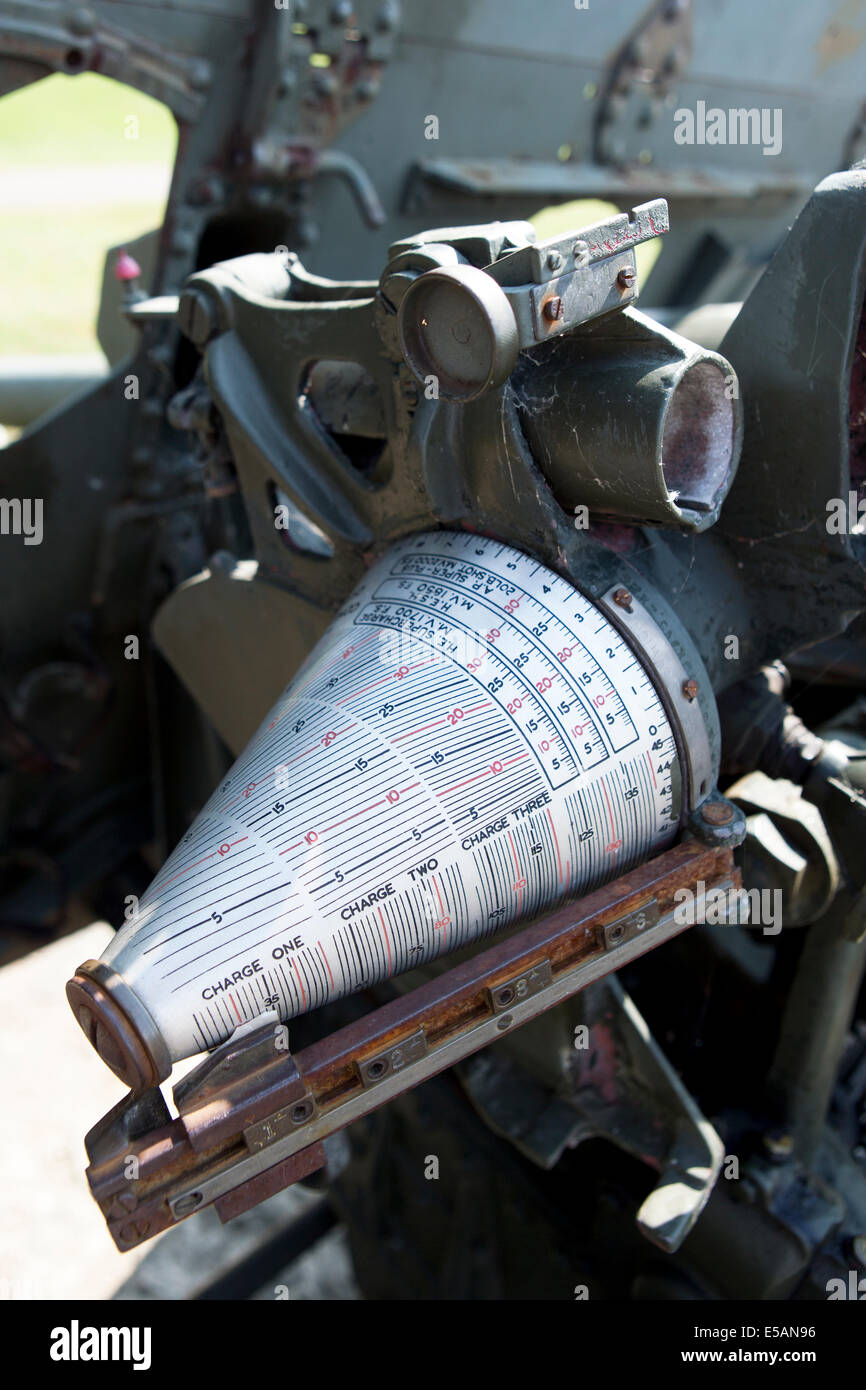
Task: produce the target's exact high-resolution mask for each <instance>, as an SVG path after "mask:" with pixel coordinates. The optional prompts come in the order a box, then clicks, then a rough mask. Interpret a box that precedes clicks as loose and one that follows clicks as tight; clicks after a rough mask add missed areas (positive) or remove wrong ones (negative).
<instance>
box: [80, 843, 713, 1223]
mask: <svg viewBox="0 0 866 1390" xmlns="http://www.w3.org/2000/svg"><path fill="white" fill-rule="evenodd" d="M738 886H739V874H738V872H737V871H736V870H735V869H734V868H733V859H732V854H731V851H730V850H729V849H721V848H714V849H708V848H706V847H705V846H703V845H700V844H698V843H696V842H687V843H683V844H680V845H677V846H676V847H674V848H673V849H671V850H668V851H667V852H666V853H664V854H662V855H660V856H659V857H658V858H656V859H654V860H651V861H650V862H649V863H647V864H644V865H642V866H641V867H640V868H638V869H634V870H632V871H631V872H629V873H627V874H625V875H623V876H622V877H621V878H619V879H617V880H615V881H614V882H613V883H610V884H607V885H606V886H605V887H603V888H600V889H598V890H597V891H596V892H594V893H591V894H589V895H587V896H586V897H583V898H581V899H579V900H575V901H571V902H568V903H566V904H564V905H562V906H560V907H558V908H557V909H556V910H555V911H553V912H550V913H548V914H546V915H545V916H543V917H541V918H539V919H537V920H536V921H535V922H533V923H531V924H530V925H529V926H527V927H525V928H524V929H523V930H521V931H519V932H516V933H515V934H513V935H512V936H510V937H509V938H507V939H506V940H504V941H501V942H499V943H498V944H497V945H495V946H492V947H489V948H488V949H487V950H485V951H482V952H480V953H478V954H477V955H475V956H474V957H472V958H471V959H469V960H467V961H464V962H462V963H461V964H459V965H457V966H455V967H453V968H452V969H451V970H448V971H446V972H445V973H443V974H442V975H440V976H439V977H438V978H436V979H434V980H431V981H429V982H427V983H425V984H424V985H421V986H420V987H419V988H417V989H414V990H412V991H411V992H409V993H407V994H406V995H404V996H402V997H401V998H398V999H394V1000H391V1001H390V1002H389V1003H387V1004H384V1005H383V1006H382V1007H380V1008H378V1009H375V1010H373V1011H372V1012H371V1013H370V1014H368V1015H367V1016H365V1017H364V1018H363V1019H360V1020H358V1021H357V1022H355V1023H352V1024H349V1025H348V1026H347V1027H345V1028H342V1029H340V1030H339V1031H338V1032H336V1033H333V1034H331V1035H330V1036H329V1037H327V1038H324V1039H323V1040H321V1041H320V1042H317V1043H314V1044H312V1045H311V1046H309V1047H306V1048H304V1049H303V1051H301V1052H299V1053H298V1054H297V1056H295V1057H292V1056H291V1055H290V1053H289V1052H288V1050H287V1049H286V1047H285V1044H284V1040H285V1037H286V1030H285V1029H284V1028H282V1027H281V1025H280V1024H279V1022H278V1020H277V1019H276V1016H274V1017H273V1018H272V1019H270V1020H267V1021H263V1022H257V1024H256V1026H255V1027H250V1026H248V1028H247V1029H239V1030H238V1032H237V1033H236V1034H235V1035H234V1036H233V1037H232V1038H231V1039H229V1041H228V1042H226V1043H225V1044H223V1046H222V1047H220V1048H218V1049H217V1050H216V1051H215V1052H213V1053H212V1054H210V1055H209V1056H208V1057H207V1058H206V1059H205V1060H204V1061H203V1062H202V1063H200V1065H199V1066H198V1067H196V1068H195V1069H194V1070H193V1071H192V1072H190V1073H189V1074H188V1075H187V1076H186V1077H184V1078H183V1080H182V1081H181V1082H180V1083H179V1084H178V1085H177V1086H176V1087H175V1089H174V1100H175V1103H176V1105H177V1109H178V1112H179V1117H178V1118H177V1119H175V1120H172V1119H171V1117H170V1114H169V1111H168V1107H167V1105H166V1103H165V1100H164V1098H163V1096H162V1094H161V1092H160V1091H159V1090H157V1089H154V1090H151V1091H147V1092H145V1093H144V1094H143V1095H139V1096H135V1095H130V1096H129V1097H128V1098H127V1099H126V1100H125V1101H122V1102H121V1103H120V1105H118V1106H116V1107H115V1109H114V1110H112V1111H111V1112H110V1113H109V1114H108V1115H106V1116H105V1118H104V1119H103V1120H102V1121H101V1122H100V1123H99V1124H98V1125H97V1126H96V1127H95V1128H94V1129H93V1130H92V1131H91V1132H90V1134H89V1135H88V1136H87V1140H86V1144H87V1151H88V1157H89V1159H90V1167H89V1168H88V1170H87V1176H88V1180H89V1182H90V1187H91V1190H92V1192H93V1195H94V1198H95V1199H96V1201H97V1203H98V1204H99V1206H100V1208H101V1209H102V1212H103V1214H104V1216H105V1218H106V1221H107V1223H108V1228H109V1230H110V1232H111V1234H112V1237H113V1239H114V1241H115V1243H116V1244H117V1246H118V1247H119V1248H120V1249H121V1250H128V1249H131V1248H133V1247H134V1246H136V1245H139V1244H141V1243H142V1242H143V1241H145V1240H148V1239H149V1238H150V1237H151V1236H153V1235H156V1234H157V1233H158V1232H159V1231H162V1230H165V1229H166V1228H167V1227H170V1226H172V1225H174V1224H175V1223H176V1222H177V1221H180V1220H182V1219H183V1218H185V1217H186V1216H190V1215H192V1213H193V1212H196V1211H200V1210H201V1209H202V1208H203V1207H205V1206H208V1205H210V1204H213V1205H214V1206H215V1207H216V1210H217V1212H218V1214H219V1216H220V1218H221V1219H222V1220H223V1221H228V1220H231V1219H232V1217H234V1216H237V1215H239V1214H240V1213H241V1212H243V1211H247V1210H249V1208H250V1207H253V1206H255V1205H256V1204H257V1203H258V1202H261V1201H263V1200H264V1199H265V1198H266V1197H269V1196H271V1195H272V1194H273V1193H274V1192H277V1191H280V1190H281V1189H282V1188H284V1187H287V1186H289V1185H290V1184H291V1183H293V1182H296V1181H298V1180H299V1179H300V1178H303V1177H305V1176H307V1175H308V1174H310V1173H312V1172H314V1171H315V1170H316V1169H318V1168H321V1167H322V1166H323V1165H324V1163H325V1152H324V1148H323V1145H322V1140H323V1139H325V1138H326V1137H328V1136H329V1135H331V1134H333V1133H335V1132H336V1131H337V1130H339V1129H342V1128H343V1127H344V1126H346V1125H347V1124H350V1123H351V1122H352V1121H353V1120H356V1119H358V1118H360V1117H361V1116H363V1115H366V1114H369V1113H370V1112H371V1111H373V1110H375V1109H377V1108H378V1107H379V1106H381V1105H384V1104H385V1103H386V1102H387V1101H389V1100H391V1099H392V1098H393V1097H395V1096H398V1095H400V1094H402V1093H404V1092H405V1091H407V1090H411V1089H412V1087H414V1086H416V1085H418V1084H419V1082H421V1081H423V1080H426V1079H427V1078H428V1077H430V1076H433V1075H435V1074H436V1073H437V1072H440V1071H442V1070H444V1069H445V1068H446V1067H449V1066H452V1065H453V1064H454V1063H455V1062H457V1061H460V1060H461V1059H462V1058H464V1057H467V1056H469V1055H470V1054H471V1053H473V1052H476V1051H478V1050H479V1049H480V1048H482V1047H484V1046H486V1045H487V1044H488V1043H490V1042H492V1041H494V1040H495V1039H496V1038H497V1037H500V1036H502V1034H503V1033H506V1032H510V1031H511V1030H513V1029H514V1028H517V1027H519V1026H520V1025H521V1024H523V1023H526V1022H528V1021H529V1020H530V1019H532V1018H535V1017H537V1016H538V1014H540V1013H543V1012H544V1011H545V1010H547V1009H549V1008H551V1007H552V1006H553V1005H554V1004H557V1003H559V1002H560V1001H562V1000H563V999H567V998H569V997H570V996H572V995H573V994H576V993H577V992H578V991H579V990H581V989H584V988H585V987H586V986H587V985H588V984H591V983H592V982H593V981H594V980H597V979H600V978H601V977H602V976H604V975H607V974H609V973H610V972H611V971H614V970H617V969H619V968H620V967H621V966H623V965H625V964H626V963H627V962H628V961H630V960H633V959H635V958H637V957H638V956H641V955H643V954H645V953H646V952H647V951H650V950H653V949H654V948H655V947H656V946H658V945H661V944H662V943H663V942H664V941H667V940H669V939H670V938H671V937H673V936H676V935H677V934H679V933H680V932H681V931H683V930H685V928H686V927H687V926H688V925H689V922H688V920H687V919H686V918H685V914H682V913H677V912H675V904H676V901H677V900H676V899H675V897H674V895H675V894H676V893H677V890H678V889H682V888H688V889H690V890H692V891H693V892H695V893H696V896H697V898H698V899H699V898H700V895H701V894H702V893H704V894H705V893H707V892H709V891H711V890H717V889H719V888H722V889H728V888H731V887H738Z"/></svg>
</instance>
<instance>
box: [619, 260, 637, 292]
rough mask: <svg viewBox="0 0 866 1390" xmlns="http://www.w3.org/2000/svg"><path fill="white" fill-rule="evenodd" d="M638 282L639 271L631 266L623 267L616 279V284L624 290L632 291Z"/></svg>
mask: <svg viewBox="0 0 866 1390" xmlns="http://www.w3.org/2000/svg"><path fill="white" fill-rule="evenodd" d="M636 280H637V271H636V270H635V269H634V268H633V267H632V266H630V265H627V266H623V268H622V270H621V271H620V272H619V275H617V277H616V283H617V284H618V285H619V287H620V289H622V290H630V289H631V287H632V285H633V284H634V283H635V281H636Z"/></svg>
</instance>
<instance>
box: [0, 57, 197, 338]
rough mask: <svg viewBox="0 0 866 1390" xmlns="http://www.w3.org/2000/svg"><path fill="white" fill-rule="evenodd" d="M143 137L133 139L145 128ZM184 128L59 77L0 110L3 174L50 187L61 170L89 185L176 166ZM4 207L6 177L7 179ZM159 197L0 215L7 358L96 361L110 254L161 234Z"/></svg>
mask: <svg viewBox="0 0 866 1390" xmlns="http://www.w3.org/2000/svg"><path fill="white" fill-rule="evenodd" d="M130 117H135V119H136V120H137V123H138V125H137V138H136V139H129V138H127V136H128V134H129V133H132V132H134V131H135V129H136V127H135V126H134V125H133V124H132V123H131V122H130V120H129V118H130ZM176 144H177V128H176V126H175V123H174V120H173V118H172V116H171V114H170V112H169V111H168V110H167V109H166V108H165V107H163V106H161V105H160V103H159V102H157V101H154V100H153V98H152V97H148V96H145V95H143V94H142V93H141V92H136V91H134V90H132V88H130V87H125V86H123V85H122V84H120V83H118V82H113V81H111V79H109V78H106V77H99V76H97V75H96V74H94V73H85V74H82V76H81V77H68V76H66V75H65V74H61V73H58V74H55V75H54V76H52V77H47V78H45V79H44V80H43V81H41V82H38V83H34V84H33V85H32V86H30V87H25V88H23V89H21V90H20V91H18V92H13V93H11V94H10V95H9V96H6V97H4V98H3V100H2V101H0V170H2V171H3V172H7V171H8V173H9V175H10V180H11V181H12V182H13V183H14V180H15V177H16V174H17V173H18V172H19V171H20V170H22V169H26V168H30V169H32V170H34V171H36V172H37V173H38V171H39V170H40V169H44V171H45V173H44V178H45V179H46V180H50V179H51V177H52V173H51V171H52V169H53V168H56V167H57V166H67V167H69V166H74V167H75V168H76V169H77V168H81V169H82V182H83V183H85V182H90V181H92V180H94V179H99V178H100V176H108V177H110V171H109V170H106V166H107V165H115V166H116V165H126V166H129V165H130V164H132V165H144V164H148V165H155V164H162V165H164V166H166V167H171V165H172V163H173V162H174V154H175V148H176ZM0 208H2V173H0ZM163 211H164V210H163V206H162V201H161V199H159V198H153V197H150V198H138V197H137V198H136V200H135V201H134V202H129V201H127V202H117V203H101V204H94V205H89V204H88V203H87V201H86V197H85V196H84V193H83V196H82V200H81V202H80V203H78V202H74V201H73V202H69V201H66V202H58V203H57V205H56V206H52V204H51V202H50V199H49V201H48V203H47V204H46V205H39V206H33V207H28V206H26V205H13V206H11V207H6V208H4V209H3V210H2V212H0V303H2V305H3V314H2V316H0V353H2V354H4V355H6V354H15V353H46V354H51V353H77V352H96V351H98V348H99V344H98V342H97V339H96V314H97V309H98V306H99V291H100V286H101V283H102V269H103V264H104V261H105V255H106V252H107V251H108V249H109V247H111V246H113V245H116V244H117V243H118V242H122V241H125V240H131V239H132V238H133V237H136V236H140V235H141V233H143V232H146V231H149V230H150V229H151V228H153V227H158V226H159V225H160V224H161V222H162V219H163Z"/></svg>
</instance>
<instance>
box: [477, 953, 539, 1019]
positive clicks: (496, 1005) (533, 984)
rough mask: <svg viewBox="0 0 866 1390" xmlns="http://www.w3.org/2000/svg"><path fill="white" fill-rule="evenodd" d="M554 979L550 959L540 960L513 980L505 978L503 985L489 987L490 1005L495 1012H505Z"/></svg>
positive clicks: (536, 992)
mask: <svg viewBox="0 0 866 1390" xmlns="http://www.w3.org/2000/svg"><path fill="white" fill-rule="evenodd" d="M552 980H553V972H552V971H551V968H550V961H549V960H542V961H539V962H538V965H535V966H533V968H532V969H531V970H527V971H525V972H524V974H522V975H515V976H514V978H513V979H512V980H503V981H502V984H501V985H494V987H493V989H489V990H488V991H487V994H488V997H489V999H490V1006H491V1008H492V1009H493V1012H494V1013H495V1014H501V1013H505V1011H506V1009H510V1008H511V1007H512V1005H514V1004H519V1003H521V1002H522V1001H523V1000H524V999H528V998H529V997H530V995H532V994H538V993H539V991H540V990H542V989H546V988H547V986H548V985H549V984H550V983H551V982H552Z"/></svg>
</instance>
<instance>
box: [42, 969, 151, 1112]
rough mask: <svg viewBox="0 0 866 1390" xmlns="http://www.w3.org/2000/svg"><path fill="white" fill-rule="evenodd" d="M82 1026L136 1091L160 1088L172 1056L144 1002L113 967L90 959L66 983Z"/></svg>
mask: <svg viewBox="0 0 866 1390" xmlns="http://www.w3.org/2000/svg"><path fill="white" fill-rule="evenodd" d="M66 998H67V999H68V1000H69V1006H70V1008H71V1009H72V1012H73V1014H74V1015H75V1017H76V1019H77V1020H78V1024H79V1027H80V1028H81V1030H82V1032H83V1033H84V1034H85V1036H86V1037H87V1039H88V1041H89V1042H90V1044H91V1046H92V1047H93V1048H95V1050H96V1051H97V1052H98V1053H99V1056H100V1057H101V1058H102V1060H103V1062H104V1063H105V1065H106V1066H107V1067H110V1068H111V1070H112V1071H113V1072H114V1074H115V1076H117V1077H119V1078H120V1080H121V1081H122V1082H123V1083H124V1085H126V1086H129V1088H130V1090H132V1091H134V1092H140V1091H146V1090H148V1089H149V1088H150V1087H152V1086H158V1085H159V1083H160V1082H161V1081H165V1079H166V1077H167V1076H169V1074H170V1073H171V1057H170V1056H169V1052H168V1048H167V1047H166V1045H165V1043H164V1041H163V1039H162V1037H161V1035H160V1032H159V1029H158V1028H157V1026H156V1024H155V1023H154V1021H153V1019H152V1018H151V1017H150V1014H149V1013H148V1012H147V1010H146V1009H145V1007H144V1005H143V1004H142V1003H141V1000H140V999H138V998H137V997H136V995H135V994H133V992H132V990H131V989H130V988H129V985H128V984H127V983H126V981H125V980H124V979H123V978H122V976H120V975H118V974H117V973H116V972H115V971H114V970H112V969H111V967H110V966H108V965H104V964H103V962H102V961H99V960H86V961H85V962H84V964H83V965H80V966H79V967H78V969H77V970H76V972H75V974H74V975H73V977H72V979H71V980H70V981H69V983H68V984H67V986H66Z"/></svg>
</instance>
